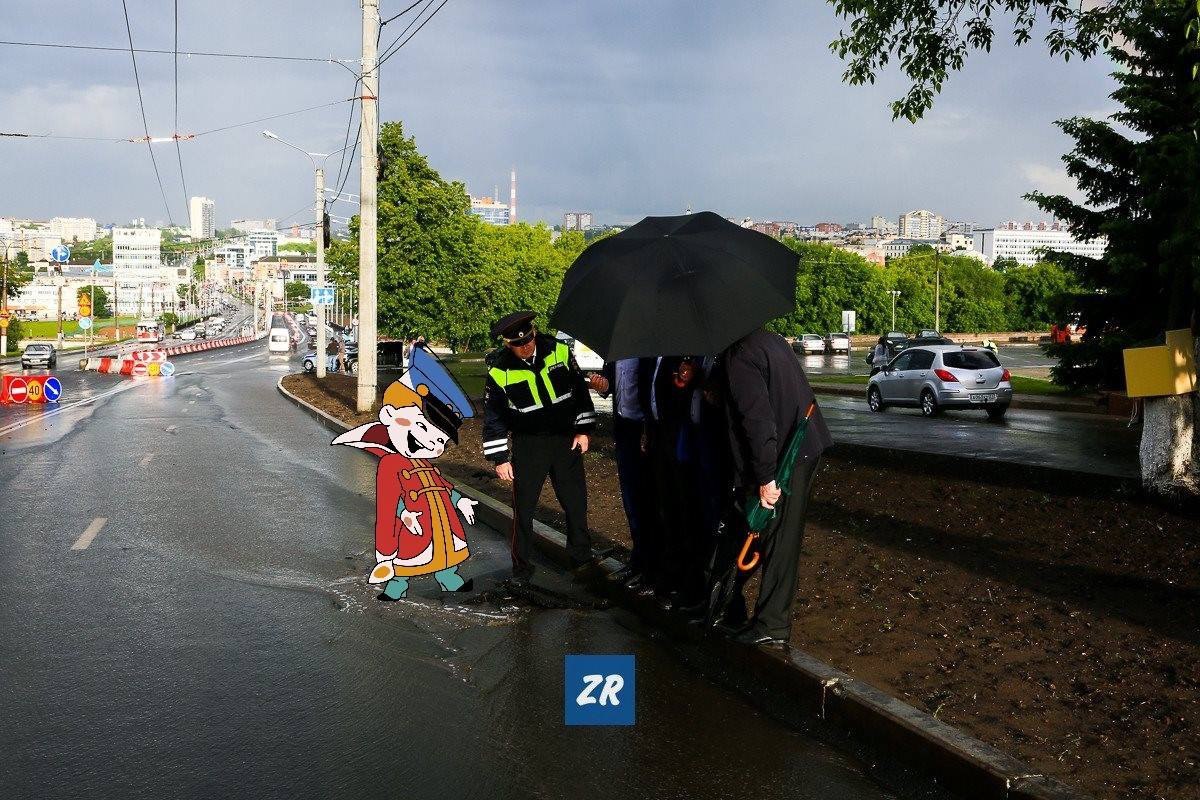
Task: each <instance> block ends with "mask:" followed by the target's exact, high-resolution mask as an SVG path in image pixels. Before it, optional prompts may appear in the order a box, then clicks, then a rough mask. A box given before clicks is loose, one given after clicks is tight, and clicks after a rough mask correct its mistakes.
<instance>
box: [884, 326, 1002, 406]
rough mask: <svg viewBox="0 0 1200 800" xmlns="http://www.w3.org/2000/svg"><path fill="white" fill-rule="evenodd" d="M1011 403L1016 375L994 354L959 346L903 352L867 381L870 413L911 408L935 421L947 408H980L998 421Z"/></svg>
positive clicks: (923, 348) (933, 347) (929, 347)
mask: <svg viewBox="0 0 1200 800" xmlns="http://www.w3.org/2000/svg"><path fill="white" fill-rule="evenodd" d="M1011 402H1012V377H1011V376H1010V375H1009V372H1008V370H1007V369H1005V368H1004V367H1002V366H1001V365H1000V360H999V359H997V358H996V354H995V353H993V352H992V351H990V350H984V349H983V348H979V347H964V346H962V345H957V344H941V345H927V346H925V347H914V348H912V349H910V350H904V351H902V352H901V353H900V354H899V355H897V356H896V357H895V358H893V359H892V360H891V361H890V362H888V364H887V366H885V367H884V368H883V370H882V371H881V372H877V373H875V374H874V375H872V376H871V380H870V382H868V383H867V405H869V406H870V407H871V410H872V411H883V410H884V409H886V408H887V407H888V406H911V407H916V408H920V409H921V413H922V414H923V415H925V416H926V417H934V416H937V415H938V414H940V413H941V412H942V411H943V410H945V409H947V408H982V409H984V410H985V411H987V415H988V417H989V418H990V419H993V420H999V419H1002V418H1003V417H1004V412H1006V411H1008V406H1009V403H1011Z"/></svg>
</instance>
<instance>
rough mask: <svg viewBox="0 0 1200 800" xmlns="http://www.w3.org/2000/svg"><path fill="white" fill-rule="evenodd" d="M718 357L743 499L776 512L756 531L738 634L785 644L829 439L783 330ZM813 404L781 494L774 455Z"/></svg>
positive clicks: (762, 333) (750, 640)
mask: <svg viewBox="0 0 1200 800" xmlns="http://www.w3.org/2000/svg"><path fill="white" fill-rule="evenodd" d="M723 363H724V368H725V375H726V380H727V384H728V385H727V395H726V397H727V411H728V415H729V433H730V444H731V446H732V448H733V462H734V472H735V481H736V483H737V485H738V486H739V487H740V488H741V489H742V490H743V491H744V493H745V495H746V502H747V503H752V502H757V503H760V504H761V505H762V506H763V507H764V508H773V509H775V517H774V519H772V520H771V521H770V522H769V523H767V527H766V528H765V529H764V530H763V532H762V536H761V538H760V545H759V546H760V550H761V553H762V581H761V585H760V588H759V592H758V601H757V603H756V604H755V609H754V615H753V618H752V619H751V623H750V626H749V627H748V628H747V629H746V630H744V631H742V632H741V633H740V634H738V636H737V639H738V641H741V642H744V643H747V644H759V645H773V646H782V645H785V644H787V640H788V638H789V636H790V635H791V626H792V607H793V605H794V603H795V599H796V581H797V571H798V568H799V560H800V550H801V545H802V544H803V542H804V520H805V516H806V514H807V512H808V497H809V494H810V492H811V489H812V480H813V477H814V476H815V475H816V473H817V469H818V467H819V466H820V463H821V454H822V453H824V452H825V450H826V449H828V448H829V446H830V445H832V444H833V439H832V437H831V436H830V435H829V428H828V427H826V425H825V419H824V417H822V415H821V410H820V408H818V407H817V405H816V397H815V396H814V395H813V391H812V388H811V387H810V386H809V385H808V380H807V379H806V378H805V377H804V370H803V369H801V367H800V361H799V359H797V358H796V354H795V353H793V352H792V348H791V347H790V346H789V345H788V343H787V342H786V341H784V339H783V337H781V336H779V335H777V334H774V333H769V332H768V331H766V330H763V329H759V330H757V331H755V332H753V333H751V334H749V335H748V336H745V337H743V338H742V339H740V340H739V341H737V342H734V343H733V344H732V345H730V346H729V348H728V349H727V350H726V351H725V353H724V355H723ZM810 408H811V409H812V411H811V414H809V415H808V427H807V431H806V435H805V439H804V444H803V446H802V447H801V449H800V455H799V458H798V461H797V463H796V467H795V470H794V471H793V473H792V478H791V482H790V487H789V488H790V496H786V497H785V496H784V495H783V492H782V487H780V486H779V485H778V484H777V483H776V480H775V477H776V472H777V470H778V469H779V466H780V463H779V460H780V458H781V456H782V454H783V452H784V450H785V448H786V447H787V444H788V441H789V439H790V438H791V436H792V433H793V432H795V430H796V428H797V426H798V424H799V423H800V421H801V420H802V419H804V417H805V414H806V413H807V412H808V411H809V409H810Z"/></svg>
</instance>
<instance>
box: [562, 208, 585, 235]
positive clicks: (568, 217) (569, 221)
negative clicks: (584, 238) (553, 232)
mask: <svg viewBox="0 0 1200 800" xmlns="http://www.w3.org/2000/svg"><path fill="white" fill-rule="evenodd" d="M590 227H592V212H590V211H568V212H567V213H565V214H563V230H564V231H586V230H587V229H588V228H590Z"/></svg>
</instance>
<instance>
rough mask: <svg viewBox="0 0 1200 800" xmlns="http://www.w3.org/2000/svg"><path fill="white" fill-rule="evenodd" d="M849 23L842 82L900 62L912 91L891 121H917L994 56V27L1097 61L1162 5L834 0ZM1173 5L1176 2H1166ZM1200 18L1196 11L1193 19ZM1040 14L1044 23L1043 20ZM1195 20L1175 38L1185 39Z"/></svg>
mask: <svg viewBox="0 0 1200 800" xmlns="http://www.w3.org/2000/svg"><path fill="white" fill-rule="evenodd" d="M829 2H830V3H831V4H832V5H833V7H834V11H835V12H836V13H837V15H838V16H840V17H842V18H844V19H846V20H848V21H849V23H850V26H849V29H848V30H842V31H841V32H840V33H839V35H838V38H837V39H836V40H835V41H834V42H833V43H832V44H831V45H830V49H831V50H832V51H833V52H834V53H835V54H837V56H838V57H839V58H841V59H842V60H843V61H846V62H847V66H846V71H845V73H844V74H843V75H842V80H844V81H846V82H847V83H849V84H851V85H860V84H864V83H874V82H875V79H876V77H877V76H878V75H879V74H880V73H881V72H882V71H883V70H884V68H885V67H886V66H887V65H888V64H889V63H890V62H891V61H892V60H893V59H895V60H896V61H897V62H898V63H899V64H900V68H901V71H902V72H903V73H904V75H905V77H906V78H907V79H908V81H909V88H908V91H907V92H906V93H905V95H904V97H901V98H899V99H897V100H896V101H894V102H893V103H892V104H891V108H892V117H893V118H894V119H899V118H901V117H903V118H904V119H907V120H909V121H911V122H916V121H917V120H918V119H920V118H921V116H922V115H924V113H925V112H926V111H928V110H929V109H930V107H932V105H933V100H934V97H935V96H936V95H937V94H938V93H939V92H941V90H942V85H943V84H944V83H945V81H946V79H947V77H948V76H949V75H950V73H951V72H956V71H958V70H960V69H962V67H963V65H964V64H965V63H966V60H967V57H968V55H970V53H971V51H978V50H983V51H990V50H991V46H992V41H993V38H994V37H995V22H996V20H997V19H999V18H1001V16H1002V15H1003V14H1005V13H1009V14H1011V15H1012V35H1013V40H1014V41H1015V42H1016V43H1017V44H1019V45H1021V44H1025V43H1027V42H1029V41H1030V40H1032V38H1033V35H1034V27H1035V24H1041V25H1042V26H1043V27H1044V29H1045V34H1044V39H1045V43H1046V47H1047V49H1048V50H1049V51H1050V54H1051V55H1055V56H1061V57H1062V59H1063V60H1064V61H1066V60H1069V59H1070V58H1071V57H1072V56H1079V57H1081V58H1090V57H1091V56H1093V55H1095V54H1096V53H1098V52H1101V51H1103V50H1105V49H1106V48H1108V46H1109V44H1110V43H1111V42H1113V41H1114V40H1118V39H1119V38H1120V36H1121V35H1123V34H1127V33H1128V32H1129V31H1130V30H1131V29H1132V26H1134V25H1136V24H1138V22H1139V20H1140V19H1142V18H1143V17H1145V16H1146V15H1147V14H1148V13H1152V9H1153V7H1154V6H1155V4H1156V3H1157V2H1158V0H1107V1H1106V2H1102V3H1072V2H1068V0H829ZM1167 2H1172V0H1167ZM1197 14H1200V9H1194V10H1193V11H1192V12H1191V14H1190V19H1194V18H1195V17H1196V15H1197ZM1039 15H1041V20H1040V21H1039V19H1038V18H1039ZM1188 22H1189V19H1181V20H1180V21H1179V29H1178V31H1177V32H1176V33H1175V35H1174V36H1172V37H1171V38H1173V39H1176V40H1179V39H1181V38H1183V34H1184V31H1185V29H1186V27H1187V25H1188Z"/></svg>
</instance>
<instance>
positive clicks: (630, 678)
mask: <svg viewBox="0 0 1200 800" xmlns="http://www.w3.org/2000/svg"><path fill="white" fill-rule="evenodd" d="M565 667H566V677H565V681H564V684H563V721H564V722H566V724H568V725H632V724H634V722H635V721H636V719H637V713H636V711H637V682H636V679H635V677H634V660H633V656H585V655H576V656H567V657H566V663H565Z"/></svg>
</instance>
